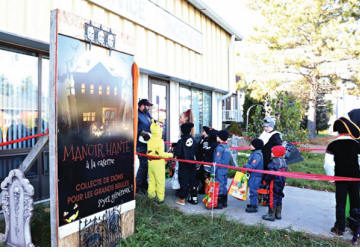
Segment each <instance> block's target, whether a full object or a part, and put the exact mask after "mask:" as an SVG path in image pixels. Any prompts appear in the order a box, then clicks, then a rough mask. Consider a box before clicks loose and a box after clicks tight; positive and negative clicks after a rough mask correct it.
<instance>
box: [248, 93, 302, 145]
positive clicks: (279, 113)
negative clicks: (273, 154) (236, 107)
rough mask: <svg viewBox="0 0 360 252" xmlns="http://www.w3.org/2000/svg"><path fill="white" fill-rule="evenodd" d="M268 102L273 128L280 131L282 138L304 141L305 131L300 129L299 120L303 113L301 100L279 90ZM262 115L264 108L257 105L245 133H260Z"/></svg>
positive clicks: (261, 129)
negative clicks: (273, 118) (273, 120)
mask: <svg viewBox="0 0 360 252" xmlns="http://www.w3.org/2000/svg"><path fill="white" fill-rule="evenodd" d="M263 103H265V99H263ZM270 103H271V107H272V109H273V110H272V111H273V114H272V116H273V117H275V119H276V127H275V128H276V130H278V131H280V132H281V134H282V137H283V140H286V141H301V142H302V141H304V140H305V138H306V134H307V132H306V130H303V129H301V120H302V117H303V114H304V113H303V109H302V106H301V102H300V101H298V100H297V99H296V98H295V97H294V96H293V95H291V94H289V93H287V92H279V93H277V94H276V98H274V99H271V100H270ZM264 117H265V109H264V108H263V107H260V106H257V107H256V109H255V113H254V114H253V116H252V117H251V120H250V122H251V123H250V124H249V132H248V133H247V134H248V135H249V136H251V137H256V136H259V135H260V133H261V132H262V131H263V127H262V122H263V119H264Z"/></svg>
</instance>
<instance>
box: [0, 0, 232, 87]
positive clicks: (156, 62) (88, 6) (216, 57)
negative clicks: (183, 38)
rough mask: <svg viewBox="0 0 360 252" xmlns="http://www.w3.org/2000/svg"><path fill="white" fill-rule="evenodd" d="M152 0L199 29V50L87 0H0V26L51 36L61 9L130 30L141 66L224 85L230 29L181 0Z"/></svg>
mask: <svg viewBox="0 0 360 252" xmlns="http://www.w3.org/2000/svg"><path fill="white" fill-rule="evenodd" d="M119 1H120V0H119ZM152 2H153V3H155V4H157V5H158V6H159V7H161V8H163V9H165V10H167V11H168V12H169V13H171V14H173V15H174V16H176V17H178V18H179V19H181V20H183V21H184V22H185V23H187V24H189V25H190V26H192V27H194V28H195V29H197V30H199V31H200V32H201V33H202V44H203V54H199V53H196V52H194V51H192V50H191V49H188V48H186V47H184V46H182V45H180V44H178V43H176V42H173V41H172V40H169V39H167V38H165V37H163V36H161V35H158V34H156V33H154V32H152V31H150V30H147V29H145V28H143V27H142V26H139V25H136V24H135V23H133V22H131V21H128V20H126V19H123V18H121V17H120V16H118V15H116V14H114V13H112V12H110V11H107V10H105V9H104V8H102V7H99V6H97V5H95V4H93V3H91V2H89V1H86V0H53V1H49V0H0V30H1V31H3V32H9V33H13V34H18V35H20V36H25V37H28V38H31V39H35V40H41V41H45V42H49V36H50V35H49V34H50V31H49V30H50V10H52V9H55V8H59V9H63V10H66V11H70V12H72V13H75V14H76V15H79V16H82V17H85V18H88V19H91V20H94V21H96V22H97V23H100V24H103V25H104V26H106V27H116V29H117V30H122V31H124V32H125V33H126V34H129V35H130V36H132V37H133V38H134V54H135V60H136V62H137V63H138V65H139V66H140V67H141V68H144V69H147V70H151V71H154V72H158V73H161V74H165V75H168V76H172V77H177V78H181V79H185V80H189V81H191V82H195V83H199V84H203V85H207V86H210V87H214V88H218V89H222V90H225V91H226V90H227V89H228V47H229V43H230V35H229V34H228V33H227V32H225V31H223V30H222V29H221V28H220V27H219V26H218V25H216V24H215V23H214V22H213V21H211V20H210V19H208V18H207V17H206V16H205V15H203V14H202V13H200V11H198V10H197V9H195V8H194V7H193V6H192V5H191V4H189V3H188V2H187V1H185V0H152ZM174 29H176V27H174ZM0 60H1V59H0Z"/></svg>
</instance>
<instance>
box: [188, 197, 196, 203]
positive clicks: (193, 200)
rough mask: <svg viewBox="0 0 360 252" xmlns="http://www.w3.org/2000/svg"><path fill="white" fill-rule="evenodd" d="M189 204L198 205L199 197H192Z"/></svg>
mask: <svg viewBox="0 0 360 252" xmlns="http://www.w3.org/2000/svg"><path fill="white" fill-rule="evenodd" d="M187 202H189V203H190V204H192V205H196V204H197V203H198V200H197V197H190V198H189V199H188V200H187Z"/></svg>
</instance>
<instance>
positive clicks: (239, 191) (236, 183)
mask: <svg viewBox="0 0 360 252" xmlns="http://www.w3.org/2000/svg"><path fill="white" fill-rule="evenodd" d="M249 177H250V176H249V174H248V173H243V172H239V171H237V172H236V173H235V176H234V178H233V180H232V182H231V184H230V187H229V190H228V194H229V195H231V196H233V197H234V198H236V199H238V200H246V198H247V191H248V181H249Z"/></svg>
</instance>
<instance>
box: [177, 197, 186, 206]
mask: <svg viewBox="0 0 360 252" xmlns="http://www.w3.org/2000/svg"><path fill="white" fill-rule="evenodd" d="M175 203H176V204H178V205H181V206H185V199H180V198H179V199H178V200H177V201H176V202H175Z"/></svg>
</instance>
